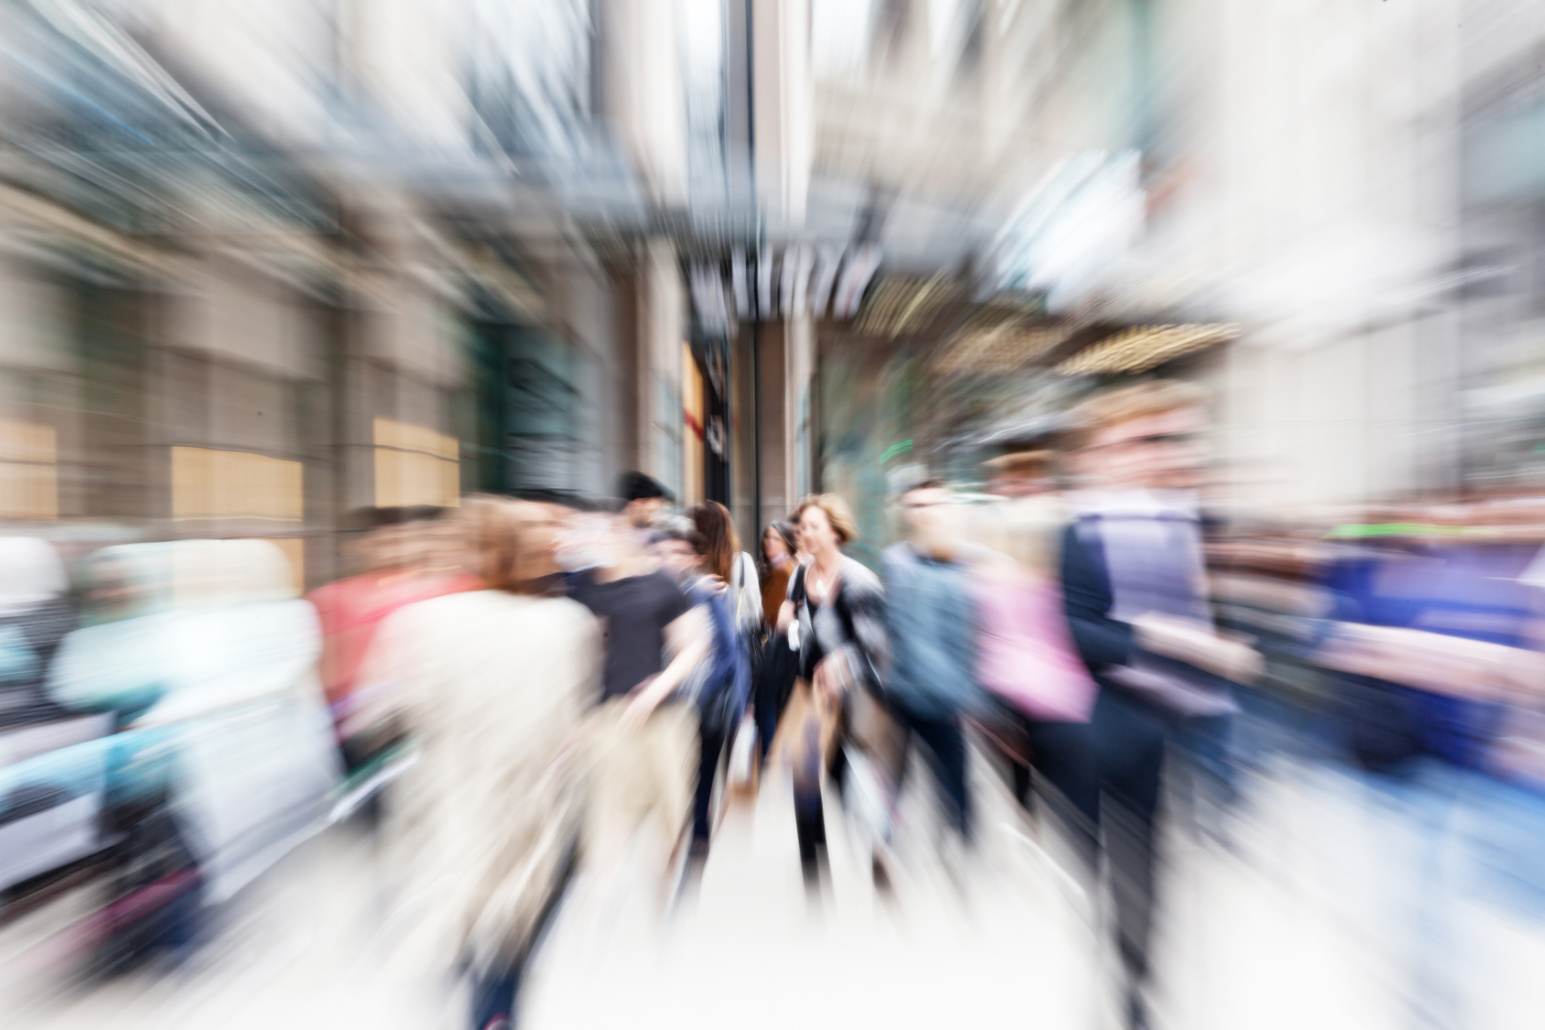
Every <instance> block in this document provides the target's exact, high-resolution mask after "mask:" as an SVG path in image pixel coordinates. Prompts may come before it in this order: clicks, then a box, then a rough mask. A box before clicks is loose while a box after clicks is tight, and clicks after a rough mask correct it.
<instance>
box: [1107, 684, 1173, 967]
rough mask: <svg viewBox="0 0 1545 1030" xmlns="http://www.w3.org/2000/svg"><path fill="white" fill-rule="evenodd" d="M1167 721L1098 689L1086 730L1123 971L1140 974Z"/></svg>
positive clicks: (1144, 963)
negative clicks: (1090, 742) (1096, 772)
mask: <svg viewBox="0 0 1545 1030" xmlns="http://www.w3.org/2000/svg"><path fill="white" fill-rule="evenodd" d="M1170 725H1171V717H1170V716H1169V714H1168V713H1166V712H1165V711H1164V710H1163V709H1160V708H1157V707H1155V706H1154V705H1151V704H1149V703H1147V702H1145V701H1143V700H1141V699H1138V698H1135V697H1132V696H1131V695H1128V694H1124V693H1122V692H1121V691H1119V690H1113V689H1110V688H1103V687H1102V688H1101V690H1100V696H1099V699H1098V700H1097V701H1096V702H1095V706H1094V716H1093V719H1092V720H1091V727H1090V728H1091V730H1092V731H1093V736H1094V748H1095V755H1096V760H1097V762H1098V768H1099V778H1100V788H1101V791H1102V794H1103V797H1102V798H1101V810H1100V829H1101V831H1102V833H1103V835H1104V838H1105V855H1106V861H1107V867H1108V869H1109V871H1110V878H1111V892H1112V895H1113V896H1114V900H1115V903H1116V924H1117V930H1118V940H1119V944H1120V949H1121V958H1122V962H1123V964H1124V965H1125V966H1126V969H1127V973H1128V975H1129V976H1130V977H1132V979H1134V980H1141V979H1142V978H1143V977H1144V976H1146V975H1147V972H1148V940H1149V936H1150V933H1151V931H1152V927H1153V902H1154V827H1155V822H1156V816H1157V814H1158V808H1159V784H1160V777H1161V776H1162V774H1163V769H1164V750H1165V741H1166V739H1167V737H1168V735H1169V732H1170Z"/></svg>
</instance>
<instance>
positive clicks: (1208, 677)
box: [1062, 381, 1259, 1027]
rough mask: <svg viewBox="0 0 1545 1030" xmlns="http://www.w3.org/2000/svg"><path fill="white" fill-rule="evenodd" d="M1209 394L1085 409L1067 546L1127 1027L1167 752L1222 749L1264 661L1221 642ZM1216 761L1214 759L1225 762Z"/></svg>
mask: <svg viewBox="0 0 1545 1030" xmlns="http://www.w3.org/2000/svg"><path fill="white" fill-rule="evenodd" d="M1205 400H1206V395H1205V393H1204V392H1203V391H1201V390H1200V388H1197V387H1193V386H1191V385H1189V384H1184V383H1178V382H1168V381H1150V382H1145V383H1140V384H1138V385H1136V386H1132V387H1127V388H1124V389H1119V390H1116V391H1112V392H1109V393H1106V394H1103V395H1100V396H1098V397H1096V398H1094V399H1092V400H1090V401H1088V402H1086V403H1085V404H1084V405H1083V406H1081V408H1080V409H1079V410H1078V412H1077V413H1076V414H1077V418H1078V420H1079V422H1080V424H1081V426H1082V447H1081V449H1080V451H1079V453H1078V461H1079V465H1080V470H1081V472H1082V473H1083V475H1084V476H1085V478H1086V481H1087V484H1088V487H1089V489H1088V490H1087V491H1086V493H1085V494H1084V495H1083V496H1082V498H1081V499H1080V500H1081V503H1080V514H1079V517H1078V520H1077V521H1076V523H1074V524H1073V525H1072V526H1070V527H1069V528H1068V530H1067V531H1066V532H1065V533H1064V536H1063V543H1062V585H1063V602H1064V606H1065V609H1066V612H1067V615H1068V620H1069V625H1070V628H1071V630H1072V634H1073V639H1074V641H1075V642H1076V644H1077V647H1078V650H1079V653H1080V655H1081V656H1082V657H1083V659H1084V661H1085V663H1086V664H1087V665H1088V666H1089V668H1090V670H1091V672H1092V673H1093V674H1094V676H1095V679H1096V682H1097V683H1098V684H1099V686H1100V691H1099V696H1098V698H1097V699H1096V701H1095V707H1094V712H1093V733H1094V741H1095V751H1096V758H1097V761H1098V769H1099V779H1100V786H1101V790H1102V797H1101V802H1100V803H1101V810H1100V816H1101V820H1100V822H1101V828H1102V830H1103V831H1104V838H1105V845H1106V848H1107V854H1108V859H1109V861H1108V868H1109V869H1110V873H1111V878H1112V884H1111V886H1112V891H1113V893H1114V896H1115V902H1116V915H1117V924H1118V944H1119V949H1120V954H1121V958H1122V962H1123V966H1124V968H1125V970H1126V973H1127V983H1128V993H1127V1004H1128V1013H1129V1020H1130V1023H1131V1025H1133V1026H1134V1027H1142V1026H1146V1025H1147V1015H1146V1008H1145V1005H1144V1001H1143V988H1144V984H1145V982H1146V979H1147V976H1148V970H1149V954H1148V949H1149V939H1150V929H1151V924H1152V917H1153V916H1152V914H1153V903H1154V841H1155V820H1156V816H1157V812H1158V804H1159V794H1160V777H1161V774H1162V771H1163V767H1164V757H1165V750H1166V743H1167V742H1168V741H1169V740H1171V739H1174V740H1176V741H1177V742H1182V743H1185V744H1186V745H1187V746H1189V747H1191V748H1193V749H1216V748H1218V747H1219V746H1220V742H1221V740H1222V737H1223V733H1224V732H1225V730H1226V726H1227V720H1228V716H1229V715H1230V714H1231V713H1232V712H1233V711H1234V703H1233V700H1232V698H1231V697H1230V691H1229V687H1228V680H1229V679H1232V678H1237V677H1249V676H1252V675H1253V674H1254V673H1255V671H1256V669H1257V668H1258V664H1259V658H1258V656H1257V655H1256V654H1255V652H1253V651H1251V650H1250V649H1249V648H1248V647H1246V646H1244V645H1243V644H1241V643H1238V642H1236V641H1234V640H1231V639H1228V638H1225V637H1222V636H1220V635H1219V634H1217V633H1216V632H1215V631H1214V629H1213V625H1212V619H1211V615H1210V612H1209V609H1208V603H1207V598H1206V595H1205V592H1204V590H1205V583H1206V576H1205V571H1204V567H1203V564H1202V550H1201V538H1200V523H1199V519H1198V513H1197V508H1196V502H1195V490H1196V487H1197V486H1198V484H1199V482H1200V476H1201V472H1202V469H1203V466H1204V462H1205V457H1206V451H1205V449H1204V447H1203V439H1202V434H1203V432H1204V431H1205V429H1206V427H1207V416H1206V410H1205ZM1215 753H1216V752H1215Z"/></svg>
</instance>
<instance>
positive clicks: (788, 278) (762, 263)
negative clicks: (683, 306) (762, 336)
mask: <svg viewBox="0 0 1545 1030" xmlns="http://www.w3.org/2000/svg"><path fill="white" fill-rule="evenodd" d="M881 257H882V254H881V251H880V248H879V247H877V246H874V245H873V244H867V243H866V244H859V245H857V246H854V247H849V248H847V249H843V248H841V247H838V246H836V245H833V244H818V245H811V244H803V243H795V244H790V245H789V246H788V247H786V248H785V249H784V250H782V251H775V250H764V251H762V252H761V253H759V254H754V255H753V254H747V253H746V251H745V250H744V249H740V248H737V249H736V250H735V251H734V252H733V253H732V254H731V255H730V282H729V288H728V289H726V288H725V284H724V281H723V276H722V273H720V272H719V271H718V270H717V269H716V268H715V269H713V270H712V272H711V273H709V274H711V276H712V277H713V278H712V283H713V286H712V289H710V288H708V284H707V283H706V282H705V284H704V289H703V291H702V295H703V298H704V299H703V301H701V302H699V299H698V292H699V291H698V288H697V284H696V282H694V290H693V302H694V304H695V305H697V310H698V312H699V317H703V316H704V313H705V312H708V313H709V314H713V313H716V312H717V308H716V307H713V306H712V305H714V304H716V303H717V300H715V299H714V298H715V297H717V298H722V297H724V296H725V295H726V294H728V295H729V296H731V297H733V298H734V301H735V315H736V317H737V318H739V319H740V321H742V322H751V321H756V320H759V319H760V320H763V321H770V320H772V319H778V318H790V317H794V316H796V315H806V314H809V315H812V316H813V317H815V318H818V319H819V318H828V317H830V318H835V319H850V318H853V317H854V316H856V315H857V314H858V312H859V308H860V307H861V306H862V305H863V302H864V295H865V292H866V291H867V290H868V289H869V284H870V283H871V281H873V279H874V275H875V272H876V271H877V270H878V269H879V267H880V261H881ZM727 316H728V312H725V317H726V318H727Z"/></svg>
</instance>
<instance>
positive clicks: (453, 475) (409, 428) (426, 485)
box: [375, 418, 461, 508]
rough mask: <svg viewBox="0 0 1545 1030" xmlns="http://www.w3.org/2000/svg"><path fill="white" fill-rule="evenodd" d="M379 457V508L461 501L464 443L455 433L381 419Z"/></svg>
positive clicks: (377, 430)
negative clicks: (462, 446)
mask: <svg viewBox="0 0 1545 1030" xmlns="http://www.w3.org/2000/svg"><path fill="white" fill-rule="evenodd" d="M375 459H376V507H378V508H407V507H414V506H417V505H434V506H436V507H441V508H454V507H456V506H457V505H458V504H460V503H461V445H460V442H459V441H458V440H457V439H456V438H455V437H454V436H448V435H447V434H445V433H437V432H435V431H434V430H433V429H425V428H424V427H422V426H415V425H409V424H408V423H406V422H397V421H394V420H392V419H389V418H378V419H376V420H375Z"/></svg>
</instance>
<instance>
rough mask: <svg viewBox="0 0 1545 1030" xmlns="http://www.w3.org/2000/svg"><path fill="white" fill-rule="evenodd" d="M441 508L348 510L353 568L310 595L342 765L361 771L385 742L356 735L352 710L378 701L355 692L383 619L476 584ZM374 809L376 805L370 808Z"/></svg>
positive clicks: (360, 772)
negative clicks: (318, 625) (441, 521)
mask: <svg viewBox="0 0 1545 1030" xmlns="http://www.w3.org/2000/svg"><path fill="white" fill-rule="evenodd" d="M439 515H440V510H439V509H406V508H364V509H360V510H358V511H355V512H353V513H351V515H350V516H349V520H348V521H349V522H350V523H351V524H352V526H353V527H354V531H355V532H356V534H357V539H356V540H355V541H354V542H353V543H352V544H351V545H349V547H348V548H347V550H346V553H347V555H348V557H349V559H350V560H351V562H352V563H353V564H354V566H355V569H356V570H357V571H355V572H354V573H353V574H351V575H349V576H346V577H344V578H342V579H338V580H334V581H333V582H331V583H329V584H327V585H326V586H323V587H319V588H317V589H316V590H313V591H312V592H311V593H310V594H309V595H308V596H307V600H308V601H310V602H311V605H312V607H313V608H315V609H316V613H317V618H318V619H319V620H320V622H321V628H322V659H321V662H320V666H319V667H320V670H321V676H322V689H323V691H324V693H325V694H326V696H327V702H328V705H329V707H330V709H331V711H332V715H333V723H334V725H335V727H336V728H337V737H338V745H339V750H340V752H341V753H342V755H343V759H344V765H345V768H346V769H347V770H348V772H349V773H350V774H354V775H356V776H358V775H359V774H362V773H364V772H365V770H366V768H367V767H368V766H369V765H370V764H371V762H372V761H373V760H374V759H375V758H376V757H377V756H378V755H379V754H380V753H381V751H382V750H383V748H384V747H385V746H386V745H387V744H389V743H390V740H389V738H388V739H379V738H375V737H367V736H365V735H361V734H359V733H358V732H357V730H356V725H355V724H356V723H357V722H358V720H357V718H356V715H355V713H356V711H357V710H360V709H362V708H368V707H369V706H371V705H372V704H373V703H374V702H375V700H377V699H372V698H370V697H368V696H364V695H361V696H356V691H358V690H359V688H360V686H361V683H360V679H359V673H360V666H361V663H362V662H363V661H364V658H365V655H366V654H367V653H368V652H369V650H370V647H371V644H372V642H373V641H374V639H375V634H376V631H377V629H378V627H379V626H380V624H381V622H382V621H383V620H384V619H386V618H387V616H389V615H391V614H392V613H393V612H395V611H397V610H398V609H400V608H404V607H406V606H407V605H410V604H414V603H416V602H418V601H424V600H428V599H429V598H432V597H439V596H441V595H443V594H449V593H455V592H457V591H460V590H468V589H473V588H475V587H476V586H477V585H478V584H477V579H476V577H475V576H474V575H472V574H470V573H468V572H467V571H466V570H465V569H463V568H462V567H461V565H462V561H461V556H460V555H459V554H457V553H456V550H455V545H456V543H457V541H455V540H454V539H452V537H451V536H450V534H455V533H456V531H457V529H458V527H457V526H456V525H454V524H453V525H449V526H446V527H443V528H442V527H439V526H438V524H437V521H436V520H437V519H438V518H439ZM367 811H369V812H372V813H373V812H374V808H373V807H372V808H370V809H367Z"/></svg>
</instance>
